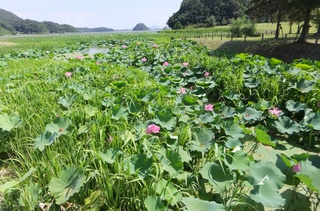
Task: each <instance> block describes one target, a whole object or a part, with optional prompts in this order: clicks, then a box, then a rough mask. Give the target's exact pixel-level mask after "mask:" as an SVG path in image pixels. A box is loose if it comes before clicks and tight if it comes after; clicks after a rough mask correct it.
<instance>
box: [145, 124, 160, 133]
mask: <svg viewBox="0 0 320 211" xmlns="http://www.w3.org/2000/svg"><path fill="white" fill-rule="evenodd" d="M159 131H160V127H158V126H157V125H155V124H151V125H149V126H148V129H147V134H152V133H159Z"/></svg>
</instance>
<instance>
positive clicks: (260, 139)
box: [254, 126, 276, 147]
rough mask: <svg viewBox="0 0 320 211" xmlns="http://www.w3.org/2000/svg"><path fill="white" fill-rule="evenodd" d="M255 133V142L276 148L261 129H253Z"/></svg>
mask: <svg viewBox="0 0 320 211" xmlns="http://www.w3.org/2000/svg"><path fill="white" fill-rule="evenodd" d="M254 130H255V132H256V137H257V141H258V142H260V143H262V144H264V145H268V146H273V147H275V146H276V143H274V142H272V140H271V137H270V136H269V135H268V134H267V132H266V131H264V130H263V129H262V128H261V127H259V126H257V127H255V128H254Z"/></svg>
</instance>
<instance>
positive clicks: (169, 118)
mask: <svg viewBox="0 0 320 211" xmlns="http://www.w3.org/2000/svg"><path fill="white" fill-rule="evenodd" d="M156 116H157V119H153V121H154V122H155V123H157V124H159V125H160V126H161V127H164V128H165V129H167V130H172V129H173V128H174V126H175V124H176V118H175V117H173V115H172V112H171V111H170V110H165V109H163V110H161V111H159V112H156Z"/></svg>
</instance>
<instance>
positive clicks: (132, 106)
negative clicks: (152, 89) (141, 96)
mask: <svg viewBox="0 0 320 211" xmlns="http://www.w3.org/2000/svg"><path fill="white" fill-rule="evenodd" d="M128 107H129V112H130V113H139V112H140V111H141V109H142V106H141V105H140V103H139V102H134V101H130V102H129V103H128Z"/></svg>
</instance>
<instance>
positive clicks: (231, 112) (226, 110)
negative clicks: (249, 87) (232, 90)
mask: <svg viewBox="0 0 320 211" xmlns="http://www.w3.org/2000/svg"><path fill="white" fill-rule="evenodd" d="M235 115H236V113H235V109H234V108H232V107H228V106H223V107H222V112H221V116H222V118H229V117H234V116H235Z"/></svg>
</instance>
